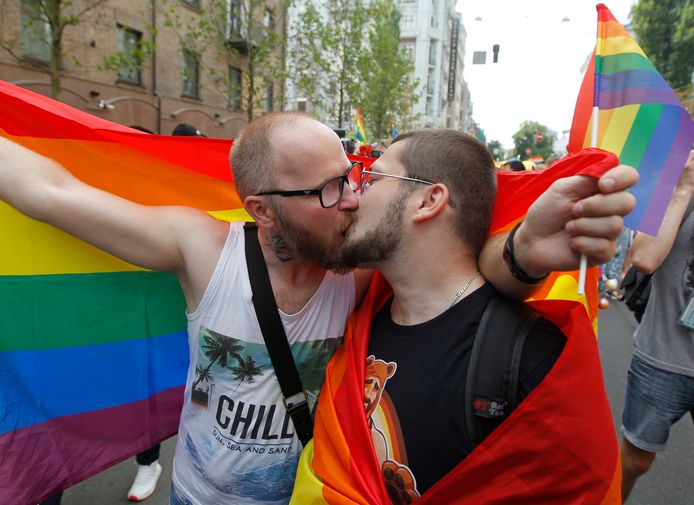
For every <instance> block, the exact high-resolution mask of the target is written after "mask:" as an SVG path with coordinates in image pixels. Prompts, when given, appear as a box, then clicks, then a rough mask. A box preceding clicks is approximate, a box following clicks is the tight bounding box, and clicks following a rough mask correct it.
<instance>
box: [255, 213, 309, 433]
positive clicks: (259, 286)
mask: <svg viewBox="0 0 694 505" xmlns="http://www.w3.org/2000/svg"><path fill="white" fill-rule="evenodd" d="M244 231H245V242H246V264H247V265H248V277H249V278H250V281H251V289H252V290H253V307H254V308H255V314H256V316H257V317H258V323H259V324H260V329H261V331H262V333H263V339H264V340H265V346H266V347H267V352H268V354H269V355H270V361H271V362H272V366H273V368H274V369H275V375H277V380H278V382H279V384H280V388H281V389H282V395H283V396H284V404H285V406H286V407H287V411H288V412H289V415H290V416H291V417H292V422H293V423H294V429H295V430H296V434H297V436H298V437H299V440H301V443H302V444H303V445H304V446H306V444H307V443H308V441H309V440H311V437H312V436H313V421H312V419H311V412H310V410H309V407H308V401H307V398H306V393H305V392H304V388H303V386H302V384H301V378H300V377H299V372H298V370H297V369H296V363H294V357H293V356H292V351H291V349H290V348H289V342H288V341H287V335H286V334H285V333H284V326H282V320H281V319H280V315H279V313H278V311H277V302H276V301H275V295H274V293H273V292H272V285H271V284H270V276H269V275H268V272H267V265H265V258H263V252H262V250H261V249H260V243H259V242H258V229H257V227H256V226H255V225H253V224H251V223H246V225H245V226H244Z"/></svg>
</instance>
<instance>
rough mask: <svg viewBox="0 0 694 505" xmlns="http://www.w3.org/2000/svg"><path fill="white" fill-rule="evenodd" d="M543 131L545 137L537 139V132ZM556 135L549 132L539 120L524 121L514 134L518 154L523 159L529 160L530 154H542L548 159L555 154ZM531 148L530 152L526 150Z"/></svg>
mask: <svg viewBox="0 0 694 505" xmlns="http://www.w3.org/2000/svg"><path fill="white" fill-rule="evenodd" d="M538 133H542V135H543V137H544V138H543V139H542V140H537V134H538ZM555 140H556V137H555V136H554V135H553V134H551V133H549V132H548V130H547V127H546V126H544V125H541V124H540V123H538V122H537V121H524V122H523V124H522V125H521V127H520V129H519V130H518V131H517V132H516V133H514V134H513V142H514V144H515V147H516V155H517V156H518V158H519V159H521V160H527V159H528V157H529V156H542V159H544V160H546V159H547V158H549V157H550V156H551V155H553V154H554V149H553V148H552V146H553V145H554V141H555ZM527 149H530V154H529V155H528V154H526V150H527Z"/></svg>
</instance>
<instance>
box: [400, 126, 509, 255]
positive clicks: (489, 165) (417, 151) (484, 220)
mask: <svg viewBox="0 0 694 505" xmlns="http://www.w3.org/2000/svg"><path fill="white" fill-rule="evenodd" d="M396 142H404V145H403V147H402V151H401V153H400V161H401V162H402V164H403V165H404V166H405V170H406V171H407V176H408V177H414V178H416V179H423V180H426V181H430V182H435V183H442V184H445V185H446V187H448V191H449V192H450V193H451V200H452V201H453V202H454V204H455V209H454V210H455V212H456V214H457V217H456V232H457V233H458V236H459V237H460V238H461V239H462V240H463V241H464V242H465V243H466V244H467V245H468V246H469V247H470V249H471V250H472V251H473V252H474V253H475V254H479V252H480V251H481V250H482V247H483V246H484V243H485V242H486V240H487V237H488V236H489V227H490V226H491V222H492V212H493V211H494V202H495V199H496V173H495V172H494V161H493V160H492V157H491V155H490V154H489V151H488V150H487V148H486V147H485V146H484V145H483V144H482V143H481V142H480V141H478V140H477V139H476V138H474V137H472V136H471V135H467V134H466V133H463V132H461V131H458V130H444V129H430V130H415V131H411V132H407V133H403V134H402V135H399V136H398V137H397V138H395V139H394V140H393V144H394V143H396Z"/></svg>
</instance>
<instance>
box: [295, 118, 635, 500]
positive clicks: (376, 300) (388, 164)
mask: <svg viewBox="0 0 694 505" xmlns="http://www.w3.org/2000/svg"><path fill="white" fill-rule="evenodd" d="M577 179H579V180H578V181H574V182H576V184H575V185H574V186H573V190H574V191H576V192H577V194H576V197H577V198H578V199H580V196H579V194H580V193H583V194H584V195H588V194H592V193H593V192H594V186H595V184H596V182H595V180H591V179H589V178H581V177H578V178H577ZM564 182H568V181H564ZM359 187H360V190H361V196H360V201H359V209H358V210H357V212H356V215H355V219H354V223H353V224H352V226H350V228H349V229H348V233H347V236H346V239H345V241H344V243H343V245H342V247H341V250H340V260H341V262H342V263H343V265H344V266H346V267H351V268H354V267H357V266H359V267H368V268H374V269H376V270H378V271H379V272H380V274H381V275H382V276H383V278H384V279H385V281H386V282H387V283H388V284H389V285H390V286H389V287H388V286H387V285H385V283H384V282H383V279H381V278H380V276H379V277H378V278H377V279H376V280H375V282H374V283H373V284H372V286H371V288H370V289H369V293H368V294H367V296H366V299H365V301H364V303H363V304H362V305H361V306H360V308H358V309H357V311H356V312H355V313H354V314H353V316H352V317H351V319H350V322H349V327H348V329H347V331H346V336H345V343H344V344H343V347H342V348H341V349H340V351H338V352H337V353H336V354H335V356H334V357H333V360H332V361H331V362H330V364H329V365H328V368H327V373H326V382H325V386H324V389H323V391H322V392H321V396H320V400H319V403H318V409H317V412H316V423H315V426H316V427H315V431H314V439H313V441H312V442H311V443H310V444H309V445H308V447H307V449H306V450H305V451H304V453H303V454H302V457H301V462H300V464H299V473H298V476H297V482H296V487H295V493H294V496H293V498H292V502H291V503H292V504H294V503H296V504H297V505H299V504H303V503H325V502H326V501H328V502H329V503H338V502H340V503H341V498H345V501H346V502H347V501H348V502H349V503H370V504H372V505H382V504H386V503H391V502H392V503H394V504H406V503H412V502H414V501H416V500H419V499H420V498H422V497H426V493H427V491H428V490H430V489H432V492H433V493H430V494H429V496H428V500H427V499H424V500H423V501H424V502H425V503H431V504H440V503H461V504H463V503H469V504H478V503H510V502H514V503H524V504H525V503H527V504H530V503H538V504H539V503H542V504H547V503H615V504H616V503H617V500H605V501H603V498H605V495H606V491H607V489H608V488H610V489H611V490H612V491H613V492H614V493H618V488H619V481H618V479H617V480H614V479H613V476H614V472H615V470H618V466H619V465H618V457H617V443H616V438H615V434H614V427H613V423H612V418H611V414H610V410H609V404H608V402H607V398H606V396H605V392H604V385H603V384H602V375H601V370H600V366H599V359H598V351H597V345H596V342H595V335H594V333H593V331H592V327H591V324H590V321H589V320H588V318H587V317H585V311H583V309H582V307H580V306H579V305H578V304H575V308H576V310H578V308H579V307H580V310H581V311H583V314H578V317H579V320H574V319H571V318H569V319H571V324H572V325H573V326H572V327H571V331H570V332H569V333H568V335H567V336H568V337H569V342H570V343H571V345H569V344H567V345H566V349H567V350H566V352H565V353H564V352H563V349H564V346H565V342H567V337H565V336H564V334H563V333H562V331H560V330H559V328H558V327H557V326H556V325H555V324H553V323H550V322H549V321H548V320H547V319H545V318H543V317H540V316H539V314H538V313H536V312H529V313H528V314H526V311H527V310H528V309H527V308H525V307H524V306H523V305H522V304H517V303H511V304H510V305H507V304H509V302H506V301H504V298H502V297H501V296H500V294H499V293H498V292H497V291H496V290H495V289H494V287H493V286H492V285H491V284H490V283H488V282H486V279H485V276H484V275H482V274H481V273H480V265H479V262H478V256H479V254H480V252H481V251H482V248H483V246H484V244H485V242H486V241H487V237H488V234H489V228H490V225H491V218H492V211H493V208H494V203H495V197H496V174H495V170H494V164H493V161H492V159H491V156H490V154H489V152H488V151H487V149H486V148H485V146H484V145H482V144H481V143H480V142H479V141H477V140H476V139H474V138H473V137H471V136H469V135H466V134H464V133H462V132H459V131H454V130H420V131H414V132H408V133H405V134H403V135H400V136H399V137H398V138H396V139H395V140H394V141H393V143H392V144H391V146H390V147H389V148H388V149H387V150H386V151H385V154H384V155H383V156H382V157H380V158H379V159H378V160H377V161H375V162H374V163H373V164H372V165H371V169H370V170H363V171H362V172H361V178H360V184H359ZM547 196H548V195H543V196H542V197H540V199H539V200H538V201H537V202H536V204H535V205H534V206H533V207H531V209H530V210H529V212H528V215H527V220H528V221H534V220H535V219H536V217H537V212H538V211H541V209H543V208H544V211H547V210H549V209H548V208H547V207H546V206H545V204H546V203H547V202H546V201H544V200H545V199H546V198H547ZM632 200H633V199H632ZM632 204H633V202H632ZM551 208H552V213H549V212H547V214H546V215H545V216H544V220H545V221H546V222H548V225H550V226H555V225H558V224H559V223H560V222H562V223H563V222H564V221H565V220H566V217H565V214H566V213H568V214H571V213H572V204H571V202H569V201H566V202H564V203H563V204H562V205H556V206H552V207H551ZM553 222H554V223H553ZM510 240H511V241H512V240H513V237H512V236H511V238H510ZM552 252H557V251H556V250H553V251H552ZM510 254H511V255H512V256H513V249H511V253H510ZM516 259H517V258H516ZM552 303H555V304H562V305H561V309H557V308H554V309H553V310H554V313H552V311H550V310H548V307H550V306H551V304H552ZM491 306H493V307H495V308H494V309H493V310H492V309H488V307H491ZM498 307H502V308H503V310H502V309H499V308H498ZM537 307H538V310H546V311H547V312H545V313H543V314H546V315H547V317H553V318H554V320H556V321H561V320H562V318H563V317H565V314H564V312H569V311H570V310H574V309H572V308H571V307H572V306H571V305H568V304H566V302H563V301H562V302H543V303H542V304H540V305H539V306H537ZM555 307H556V305H555ZM488 311H489V312H488ZM507 311H513V313H515V314H520V315H522V317H519V318H518V322H517V321H516V319H514V318H512V317H509V316H507V315H505V314H507V313H508V312H507ZM557 313H560V314H559V316H560V317H559V318H556V316H557ZM581 316H582V318H581ZM496 319H501V320H502V321H503V322H502V323H496V326H495V320H496ZM482 321H485V322H484V323H483V322H482ZM516 324H518V326H519V327H520V328H525V332H524V333H522V334H521V335H522V336H518V337H517V340H516V341H515V342H516V343H515V344H514V341H513V340H512V337H514V336H515V335H518V334H517V333H515V332H514V330H513V328H514V327H515V325H516ZM559 324H562V323H559ZM480 327H483V328H489V330H488V331H485V330H480V331H482V334H481V335H480V337H479V338H477V339H476V335H477V332H478V328H480ZM491 328H494V329H491ZM577 328H579V329H582V330H583V331H584V333H583V334H581V335H580V336H581V338H579V337H578V330H577ZM504 332H508V333H509V335H505V333H504ZM499 334H501V335H504V339H500V338H498V335H499ZM490 338H491V339H492V340H493V341H494V344H493V345H491V346H489V348H488V351H487V352H485V351H484V350H482V349H484V346H483V345H481V344H480V342H481V340H485V339H490ZM523 339H524V340H523ZM507 341H508V342H510V344H508V345H507V344H506V342H507ZM518 342H523V343H522V344H520V345H521V347H519V344H518ZM511 347H513V349H514V351H515V349H518V350H519V351H518V352H517V353H514V354H511V353H510V352H509V355H512V356H514V358H513V359H509V361H508V362H509V363H514V362H515V361H514V360H515V359H517V360H518V361H517V363H518V372H517V376H516V375H514V373H513V372H511V370H513V368H512V367H513V365H509V366H508V368H505V367H503V366H500V367H497V366H496V365H492V364H491V362H487V363H486V365H487V366H483V365H482V361H480V364H479V368H477V369H475V368H473V370H478V372H477V373H476V374H474V373H472V372H470V369H469V367H468V365H469V364H470V362H471V356H472V355H477V353H481V354H482V355H484V354H488V353H492V354H493V361H494V362H497V363H499V362H500V363H502V364H504V363H506V362H505V361H504V358H503V356H504V355H505V351H504V349H506V348H509V349H510V348H511ZM560 354H565V355H564V356H563V357H564V358H565V359H563V361H562V363H563V366H562V367H558V368H559V370H557V371H556V373H555V375H554V378H553V379H552V380H551V381H550V380H548V381H547V383H543V386H545V387H544V389H543V391H544V393H541V392H540V391H538V395H539V396H538V395H534V397H533V399H534V402H529V404H525V403H522V404H520V406H519V407H518V410H523V414H522V415H521V417H518V416H514V418H515V424H514V422H513V421H511V419H508V421H506V418H507V417H508V416H509V414H510V413H509V411H508V409H510V408H512V407H511V406H512V405H514V404H516V405H517V404H518V403H520V402H521V401H522V400H523V399H524V398H526V397H527V396H528V395H529V394H530V393H531V392H532V391H533V389H534V388H535V387H536V386H537V385H538V384H540V383H541V382H543V380H544V378H545V377H546V376H547V374H548V372H549V371H550V369H552V368H553V365H554V364H555V362H556V361H557V359H558V357H559V356H560ZM495 367H496V368H497V369H495ZM490 374H491V375H490ZM495 374H496V375H495ZM562 374H564V375H562ZM567 377H568V379H567ZM475 379H478V380H479V382H480V383H483V384H486V385H490V384H494V383H496V382H498V381H503V384H504V388H505V389H504V390H508V389H511V390H513V389H514V387H513V386H512V385H513V384H516V388H517V394H515V395H514V394H513V393H508V396H506V397H504V396H487V397H484V396H478V390H477V389H475V388H474V387H473V386H472V384H473V383H474V382H475ZM562 381H563V382H562ZM571 381H574V382H571ZM567 383H568V384H569V385H568V386H567ZM579 384H580V386H579V387H580V388H581V391H578V390H577V389H576V386H578V385H579ZM562 388H563V389H562ZM469 391H471V392H472V393H474V394H472V393H470V392H469ZM483 391H485V392H486V393H487V394H490V393H489V392H490V391H494V389H491V388H489V386H487V389H484V390H483ZM557 391H560V392H562V393H563V394H561V395H557ZM499 394H500V395H501V393H499ZM543 395H544V396H543ZM473 400H474V401H473ZM541 402H544V403H541ZM473 404H474V405H475V406H476V407H475V411H474V415H475V417H474V418H476V419H479V420H478V421H471V419H472V414H471V415H470V416H468V415H467V414H466V411H467V410H468V408H470V409H471V411H472V407H471V406H472V405H473ZM490 404H494V405H495V406H494V407H490V406H489V405H490ZM362 409H365V410H366V413H365V414H364V410H362ZM360 412H361V414H360ZM514 414H521V412H514ZM523 415H524V416H525V417H522V416H523ZM507 423H508V424H507ZM501 426H503V427H504V429H503V430H502V429H501ZM497 429H499V431H501V434H496V432H495V430H497ZM491 433H495V434H496V435H497V436H496V437H491V436H489V435H490V434H491ZM487 437H489V438H490V439H492V438H493V440H492V441H490V442H487V441H486V440H485V443H484V445H485V447H484V450H482V451H476V452H475V453H474V454H475V455H476V457H475V456H470V459H469V460H468V459H467V458H468V456H469V455H471V453H472V451H473V450H474V449H475V448H476V447H477V445H478V443H480V441H481V440H483V439H485V438H487ZM567 438H571V440H570V441H568V442H567V441H566V439H567ZM564 442H566V443H564ZM610 442H611V443H610ZM603 443H604V444H603ZM511 444H515V446H513V448H512V449H508V447H509V446H511ZM370 445H373V450H370ZM610 451H611V452H610ZM555 453H556V454H555ZM586 454H587V455H588V456H587V459H586ZM593 459H602V460H608V461H611V462H612V466H611V467H610V466H609V465H602V466H600V467H599V468H596V465H594V464H592V460H593ZM464 461H465V463H467V464H466V465H465V466H463V465H461V463H462V462H464ZM459 465H461V467H462V468H457V467H459ZM355 469H358V470H355ZM454 469H456V471H454V472H453V473H451V472H452V471H453V470H454ZM444 477H446V479H445V481H443V482H439V481H441V480H442V479H443V478H444ZM610 486H611V487H610ZM434 487H435V489H433V488H434ZM324 497H330V500H326V499H325V498H324ZM613 498H614V496H613Z"/></svg>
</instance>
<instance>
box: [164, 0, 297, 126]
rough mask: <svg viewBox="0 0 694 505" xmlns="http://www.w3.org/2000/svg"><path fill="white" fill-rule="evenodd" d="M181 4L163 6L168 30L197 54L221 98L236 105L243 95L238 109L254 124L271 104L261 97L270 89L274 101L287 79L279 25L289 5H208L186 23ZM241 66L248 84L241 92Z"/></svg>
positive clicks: (255, 0)
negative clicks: (278, 84)
mask: <svg viewBox="0 0 694 505" xmlns="http://www.w3.org/2000/svg"><path fill="white" fill-rule="evenodd" d="M179 4H180V2H178V1H177V0H164V5H165V10H164V16H165V25H166V26H167V27H169V28H172V29H174V30H175V31H176V33H177V35H178V38H179V40H180V41H181V45H182V46H183V47H184V48H185V49H186V50H188V51H190V52H191V53H192V54H195V56H196V58H197V63H198V65H199V66H200V68H201V70H204V72H205V74H206V75H208V76H209V77H210V81H211V83H212V85H213V86H214V88H215V90H216V91H217V92H218V93H219V94H221V95H222V96H228V97H229V99H230V102H231V100H232V96H235V95H236V94H237V93H238V92H239V91H240V93H239V94H240V98H241V100H240V103H239V104H236V105H238V107H239V108H240V109H241V110H243V111H244V112H245V113H246V117H247V119H248V121H249V122H250V121H252V120H253V118H254V117H255V111H256V109H258V108H259V107H260V106H261V104H262V103H263V100H264V99H265V98H266V96H264V95H263V93H262V92H261V91H262V90H263V89H269V92H270V93H271V94H272V96H274V94H275V90H274V82H275V81H277V80H279V79H282V78H283V77H284V64H283V56H282V55H283V53H284V48H283V47H282V44H283V41H282V38H281V37H280V35H279V34H278V33H277V26H276V24H277V21H278V20H284V18H285V16H286V10H287V7H288V4H289V2H288V0H207V1H205V2H200V6H199V8H198V9H197V13H196V14H195V15H193V16H190V15H186V17H185V19H182V18H181V16H180V11H179ZM186 14H188V13H186ZM242 60H243V61H244V62H245V65H244V66H245V69H244V70H245V79H244V81H245V82H244V83H243V84H241V85H240V90H239V89H238V88H237V87H238V86H239V83H238V82H234V78H233V77H232V73H231V70H230V68H231V66H232V65H234V64H236V65H239V64H240V62H241V61H242ZM236 105H234V106H236ZM270 108H271V107H270Z"/></svg>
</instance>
